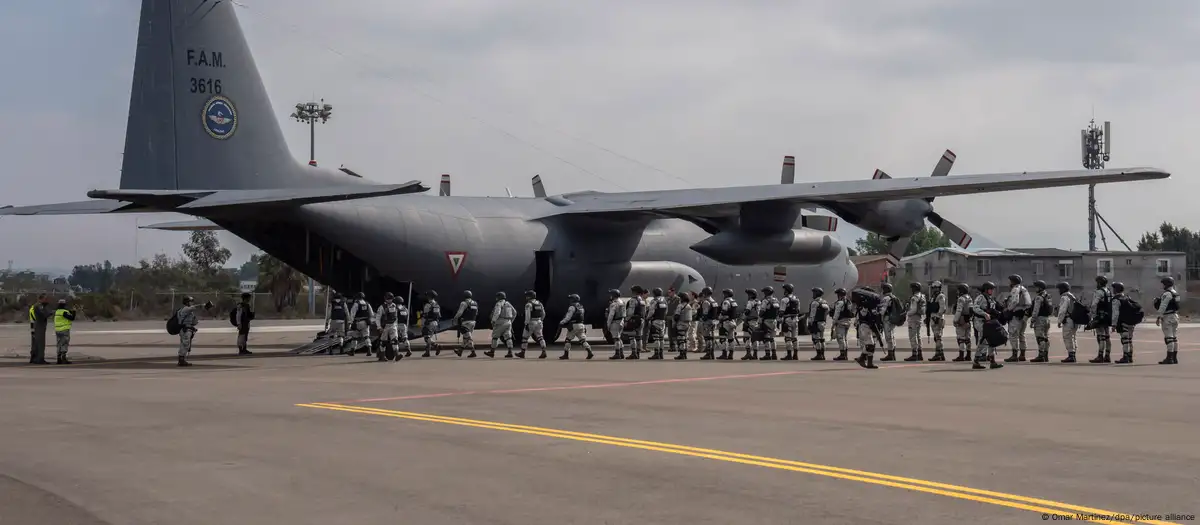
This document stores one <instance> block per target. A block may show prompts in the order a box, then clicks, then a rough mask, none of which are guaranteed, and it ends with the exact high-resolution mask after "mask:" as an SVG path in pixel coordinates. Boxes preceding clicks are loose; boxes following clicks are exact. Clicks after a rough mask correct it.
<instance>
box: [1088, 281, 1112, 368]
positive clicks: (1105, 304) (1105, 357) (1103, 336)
mask: <svg viewBox="0 0 1200 525" xmlns="http://www.w3.org/2000/svg"><path fill="white" fill-rule="evenodd" d="M1090 310H1091V312H1092V320H1091V322H1090V323H1088V326H1087V327H1085V328H1084V329H1085V330H1094V331H1095V333H1096V347H1097V352H1096V357H1095V358H1094V359H1090V360H1088V362H1089V363H1111V362H1112V341H1111V340H1110V339H1109V337H1110V335H1111V333H1112V331H1111V327H1112V325H1113V311H1112V292H1109V291H1108V278H1107V277H1105V276H1103V275H1097V276H1096V290H1095V291H1094V292H1092V307H1091V308H1090Z"/></svg>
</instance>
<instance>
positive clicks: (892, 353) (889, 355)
mask: <svg viewBox="0 0 1200 525" xmlns="http://www.w3.org/2000/svg"><path fill="white" fill-rule="evenodd" d="M895 360H896V351H895V350H888V351H887V355H885V356H883V359H880V361H895Z"/></svg>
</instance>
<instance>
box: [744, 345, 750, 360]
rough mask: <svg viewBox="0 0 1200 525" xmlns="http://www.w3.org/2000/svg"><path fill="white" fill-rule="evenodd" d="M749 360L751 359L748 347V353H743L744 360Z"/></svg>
mask: <svg viewBox="0 0 1200 525" xmlns="http://www.w3.org/2000/svg"><path fill="white" fill-rule="evenodd" d="M749 360H750V349H749V348H747V349H746V353H745V354H744V355H742V361H749Z"/></svg>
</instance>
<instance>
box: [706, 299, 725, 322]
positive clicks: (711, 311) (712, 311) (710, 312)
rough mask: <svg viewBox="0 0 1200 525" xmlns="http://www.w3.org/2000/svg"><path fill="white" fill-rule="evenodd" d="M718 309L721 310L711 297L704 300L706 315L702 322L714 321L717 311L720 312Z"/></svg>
mask: <svg viewBox="0 0 1200 525" xmlns="http://www.w3.org/2000/svg"><path fill="white" fill-rule="evenodd" d="M720 308H721V305H720V304H718V303H717V300H716V299H713V298H712V297H709V298H707V299H705V300H704V309H705V310H707V313H706V314H705V315H704V320H705V321H716V320H717V314H718V311H719V310H720Z"/></svg>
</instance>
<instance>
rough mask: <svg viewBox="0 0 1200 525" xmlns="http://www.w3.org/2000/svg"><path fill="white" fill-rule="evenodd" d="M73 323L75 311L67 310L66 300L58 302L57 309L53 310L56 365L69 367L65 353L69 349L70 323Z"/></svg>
mask: <svg viewBox="0 0 1200 525" xmlns="http://www.w3.org/2000/svg"><path fill="white" fill-rule="evenodd" d="M74 321H75V310H72V309H70V308H67V300H66V299H59V300H58V309H57V310H54V342H55V346H56V347H57V349H58V364H60V365H69V364H71V361H70V360H68V359H67V352H68V351H69V350H70V347H71V323H73V322H74Z"/></svg>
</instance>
